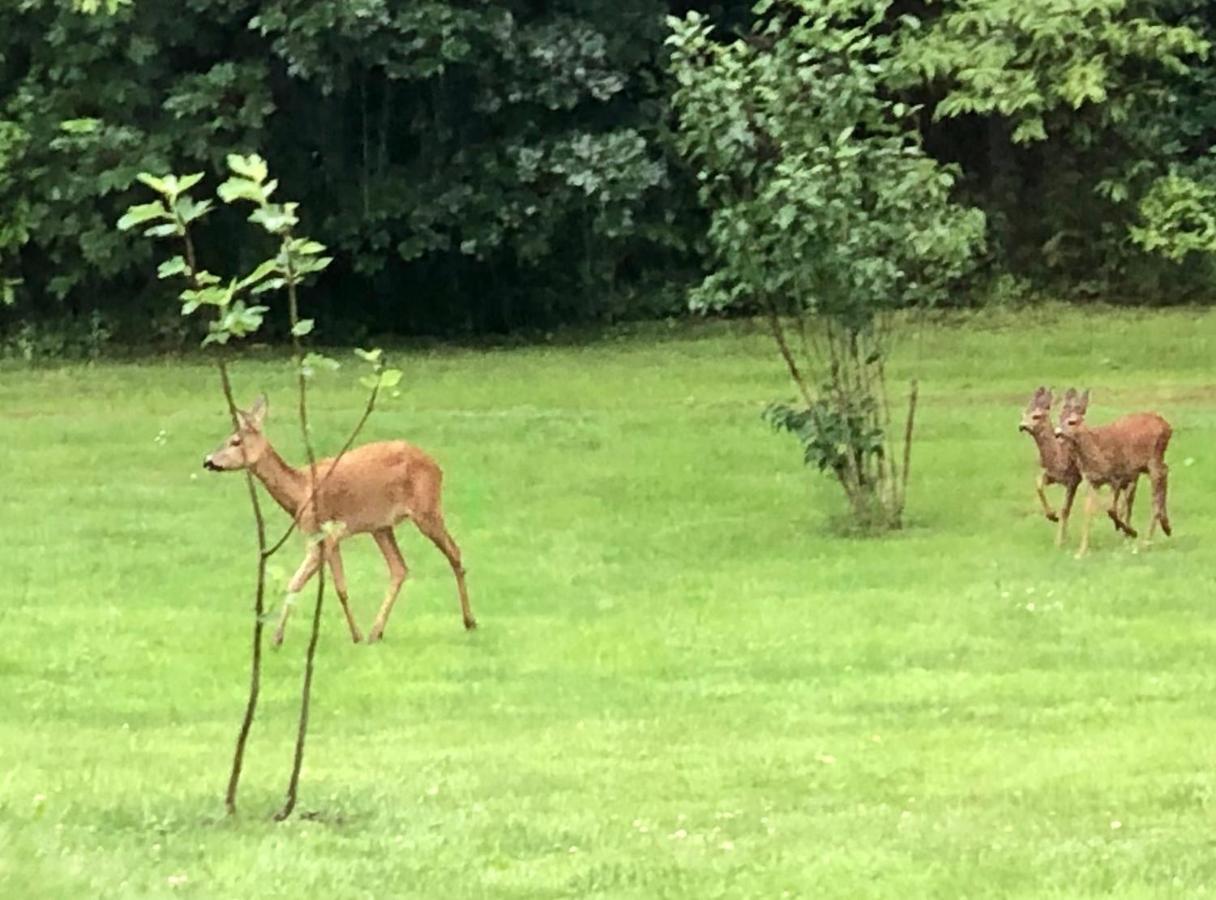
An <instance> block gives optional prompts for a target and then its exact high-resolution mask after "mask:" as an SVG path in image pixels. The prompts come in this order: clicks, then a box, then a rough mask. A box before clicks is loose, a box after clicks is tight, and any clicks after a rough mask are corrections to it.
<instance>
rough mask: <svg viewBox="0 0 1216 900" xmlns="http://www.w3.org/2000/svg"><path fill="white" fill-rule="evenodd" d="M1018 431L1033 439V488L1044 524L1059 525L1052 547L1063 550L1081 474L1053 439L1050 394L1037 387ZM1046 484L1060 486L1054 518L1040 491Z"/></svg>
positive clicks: (1054, 437)
mask: <svg viewBox="0 0 1216 900" xmlns="http://www.w3.org/2000/svg"><path fill="white" fill-rule="evenodd" d="M1018 430H1019V431H1024V432H1026V433H1027V434H1029V435H1030V436H1031V437H1032V438H1034V443H1035V446H1036V447H1038V449H1039V466H1040V467H1041V470H1040V472H1039V477H1038V480H1037V481H1035V485H1034V487H1035V491H1036V492H1037V493H1038V495H1039V503H1040V504H1042V506H1043V514H1044V515H1045V516H1047V521H1049V522H1059V523H1060V524H1059V527H1058V528H1057V529H1056V546H1057V547H1060V546H1063V544H1064V532H1065V530H1066V529H1067V528H1068V516H1069V515H1070V514H1071V513H1072V504H1073V500H1074V499H1075V498H1076V496H1077V488H1078V487H1079V486H1080V484H1081V470H1080V469H1078V468H1077V461H1076V460H1075V459H1074V458H1073V454H1072V452H1071V451H1070V450H1069V448H1068V446H1067V445H1065V444H1064V443H1063V442H1062V441H1060V440H1059V439H1058V438H1057V437H1056V434H1055V428H1054V426H1053V425H1052V424H1051V391H1050V390H1048V389H1047V388H1046V387H1043V386H1040V387H1039V389H1038V390H1036V391H1035V392H1034V395H1033V396H1032V397H1031V398H1030V402H1029V403H1028V404H1027V405H1026V409H1025V410H1024V411H1023V413H1022V422H1021V424H1020V425H1019V426H1018ZM1049 484H1060V485H1063V486H1064V503H1063V504H1062V505H1061V506H1060V513H1059V515H1056V512H1055V510H1053V509H1052V508H1051V504H1049V503H1048V502H1047V494H1046V492H1045V491H1044V488H1045V487H1047V485H1049Z"/></svg>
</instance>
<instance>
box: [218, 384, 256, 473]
mask: <svg viewBox="0 0 1216 900" xmlns="http://www.w3.org/2000/svg"><path fill="white" fill-rule="evenodd" d="M236 418H237V421H238V422H239V423H240V426H239V427H238V428H237V430H236V431H234V432H233V433H232V434H230V435H229V436H228V437H227V438H225V439H224V441H223V443H221V444H220V445H219V446H218V447H216V448H215V449H214V450H212V451H211V452H210V453H208V454H207V455H206V456H205V457H203V468H204V469H207V470H209V471H211V472H234V471H236V470H238V469H243V468H245V467H246V466H253V465H257V462H258V460H259V459H261V458H262V454H264V453H265V452H266V447H267V445H268V444H267V441H266V436H265V435H264V434H262V423H263V422H265V421H266V395H265V394H263V395H262V396H260V397H258V399H257V401H256V402H255V403H254V404H253V406H252V407H250V408H249V411H248V412H246V411H245V410H240V409H238V410H237V411H236Z"/></svg>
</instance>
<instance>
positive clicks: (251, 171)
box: [228, 153, 269, 184]
mask: <svg viewBox="0 0 1216 900" xmlns="http://www.w3.org/2000/svg"><path fill="white" fill-rule="evenodd" d="M228 168H229V169H231V170H232V171H233V172H235V173H236V174H237V175H239V176H240V177H241V178H245V179H248V180H249V181H253V182H256V183H257V184H261V183H262V182H263V181H265V180H266V176H267V175H268V174H269V170H268V169H267V168H266V160H264V159H262V157H260V156H258V155H257V154H256V153H253V154H250V155H249V156H241V155H240V154H238V153H230V154H229V155H228Z"/></svg>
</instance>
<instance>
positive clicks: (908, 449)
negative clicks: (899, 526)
mask: <svg viewBox="0 0 1216 900" xmlns="http://www.w3.org/2000/svg"><path fill="white" fill-rule="evenodd" d="M918 392H919V387H918V385H917V383H916V381H915V380H913V382H912V390H911V393H910V394H909V395H908V421H907V424H906V425H905V426H904V465H903V473H902V479H903V480H902V483H901V484H900V488H899V491H900V497H899V506H900V514H901V515H902V513H903V505H904V502H905V501H906V499H907V497H908V472H909V471H910V466H911V463H912V428H913V425H914V423H915V421H916V397H917V394H918Z"/></svg>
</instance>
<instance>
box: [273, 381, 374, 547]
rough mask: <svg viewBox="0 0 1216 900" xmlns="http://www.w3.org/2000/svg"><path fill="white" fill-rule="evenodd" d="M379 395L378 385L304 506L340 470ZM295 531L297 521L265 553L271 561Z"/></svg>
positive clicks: (312, 500)
mask: <svg viewBox="0 0 1216 900" xmlns="http://www.w3.org/2000/svg"><path fill="white" fill-rule="evenodd" d="M379 393H380V385H379V384H377V385H376V386H375V387H374V388H372V392H371V394H370V395H368V398H367V404H366V405H365V406H364V407H363V415H361V416H360V417H359V421H357V422H356V423H355V427H354V428H352V429H351V432H350V435H349V436H347V438H346V443H344V444H343V445H342V449H341V450H339V451H338V455H337V456H335V457H334V461H333V465H331V466H330V467H329V468H328V469H327V470H326V472H325V474H324V475H322V476H321V480H320V481H318V482H317V484H316V486H315V487H314V488H313V489H312V491H310V492H309V495H308V500H307V501H306V502H305V504H304V506H307V505H309V504H312V503H314V502H315V498H316V495H317V492H318V491H319V490H321V488H322V487H324V486H325V482H326V481H327V480H329V477H330V476H331V475H333V473H334V470H335V469H336V468H338V463H340V462H341V461H342V457H344V456H345V455H346V454H347V453H348V452H349V451H350V448H351V446H352V445H353V444H354V443H355V440H356V438H358V437H359V433H360V432H362V431H363V426H364V425H366V424H367V420H368V419H369V418H370V417H371V414H372V413H373V412H374V411H375V408H376V397H377V396H378V395H379ZM302 508H304V507H303V506H302V507H301V509H302ZM295 530H296V520H295V519H292V520H291V524H290V525H288V526H287V530H286V531H284V532H283V534H282V536H281V537H280V538H279V539H278V540H277V541H275V542H274V543H273V544H271V545H270V547H269V548H267V549H266V550H265V551H264V554H265V556H266V557H267V558H268V559H269V558H270V557H271V556H274V555H275V554H276V553H278V552H279V550H280V549H282V547H283V545H284V544H285V543H287V539H288V538H289V537H291V536H292V535H293V534H294V533H295Z"/></svg>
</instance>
